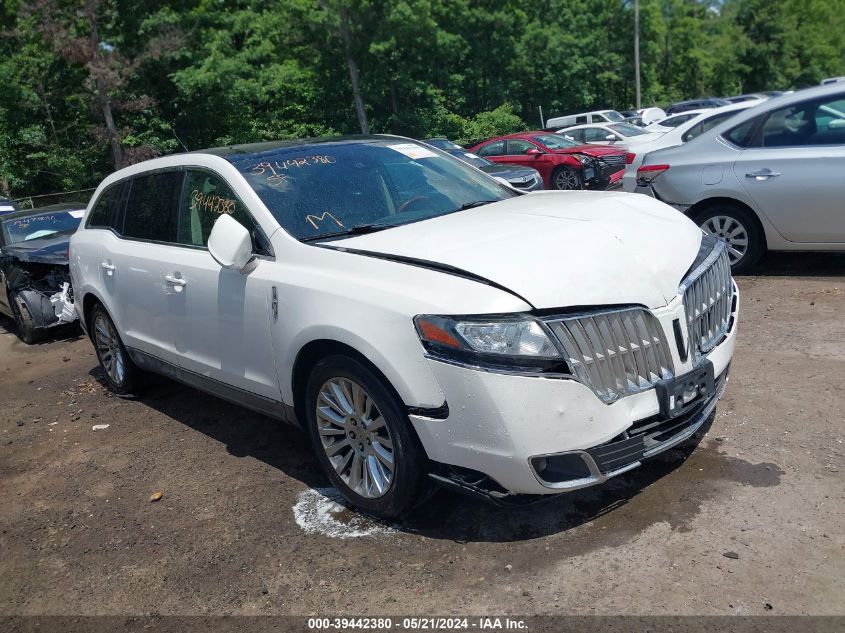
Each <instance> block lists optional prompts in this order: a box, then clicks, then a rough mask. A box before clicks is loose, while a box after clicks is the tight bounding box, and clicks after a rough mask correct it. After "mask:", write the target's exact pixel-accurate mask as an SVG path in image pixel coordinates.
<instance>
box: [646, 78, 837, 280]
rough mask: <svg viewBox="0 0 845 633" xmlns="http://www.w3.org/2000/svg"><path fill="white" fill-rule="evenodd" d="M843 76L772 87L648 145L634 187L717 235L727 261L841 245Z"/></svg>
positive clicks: (747, 262)
mask: <svg viewBox="0 0 845 633" xmlns="http://www.w3.org/2000/svg"><path fill="white" fill-rule="evenodd" d="M843 172H845V86H843V85H842V84H832V85H829V86H822V87H817V88H809V89H807V90H801V91H798V92H795V93H792V94H788V95H783V96H781V97H775V98H773V99H770V100H768V101H765V102H763V103H762V104H760V105H757V106H754V107H752V108H750V109H748V110H746V111H745V112H742V113H740V114H737V115H736V116H734V117H731V118H730V119H729V120H727V121H725V122H723V123H721V124H720V125H718V126H716V127H715V128H713V129H711V130H709V131H708V132H705V133H703V134H702V135H701V136H699V137H698V138H695V139H693V140H691V141H690V142H688V143H686V144H684V145H680V146H678V147H669V148H667V149H661V150H657V151H654V152H651V153H649V154H648V155H647V156H645V158H644V159H643V163H642V165H641V166H640V167H639V169H637V176H636V191H638V192H641V193H645V194H647V195H650V196H654V197H655V198H657V199H658V200H662V201H664V202H666V203H668V204H671V205H672V206H674V207H675V208H677V209H679V210H681V211H683V212H684V213H686V214H687V215H688V216H689V217H691V218H692V219H693V220H694V221H695V222H696V223H697V224H698V225H699V226H700V227H701V228H702V229H703V230H704V231H706V232H707V233H711V234H714V235H717V236H719V237H721V238H723V239H725V240H726V241H727V243H728V246H729V251H730V256H731V265H732V266H733V269H734V271H743V270H747V269H748V268H750V267H751V266H753V265H754V263H755V262H756V261H757V260H758V259H759V258H760V256H761V255H762V254H763V252H765V251H766V249H768V250H777V251H845V185H843V182H842V174H843Z"/></svg>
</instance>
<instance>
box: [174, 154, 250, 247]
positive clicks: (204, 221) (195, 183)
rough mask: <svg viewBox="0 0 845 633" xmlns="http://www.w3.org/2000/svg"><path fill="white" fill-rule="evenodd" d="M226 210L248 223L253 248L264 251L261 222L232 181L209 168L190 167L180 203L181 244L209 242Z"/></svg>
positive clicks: (241, 222)
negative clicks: (260, 232) (257, 221)
mask: <svg viewBox="0 0 845 633" xmlns="http://www.w3.org/2000/svg"><path fill="white" fill-rule="evenodd" d="M223 214H228V215H231V216H232V218H233V219H234V220H237V221H238V222H239V223H240V224H241V225H242V226H244V227H246V229H247V230H248V231H249V232H250V235H252V236H253V238H252V239H253V252H256V253H257V252H262V249H261V247H260V246H259V245H260V244H261V243H262V242H263V240H262V239H261V238H260V234H259V229H258V226H257V225H256V223H255V220H253V219H252V216H251V215H250V214H249V213H248V212H247V210H246V208H245V207H244V205H243V203H242V202H241V201H240V200H239V199H238V198H237V196H235V194H234V192H233V191H232V189H231V188H230V187H229V185H227V184H226V183H225V182H224V181H223V179H222V178H220V177H219V176H216V175H214V174H211V173H209V172H205V171H199V170H189V171H188V172H187V174H186V176H185V186H184V187H183V188H182V196H181V198H180V200H179V207H178V220H179V228H178V235H179V237H178V242H179V244H185V245H187V246H201V247H205V246H207V245H208V236H209V235H211V229H212V228H213V227H214V223H215V222H216V221H217V218H219V217H220V216H221V215H223Z"/></svg>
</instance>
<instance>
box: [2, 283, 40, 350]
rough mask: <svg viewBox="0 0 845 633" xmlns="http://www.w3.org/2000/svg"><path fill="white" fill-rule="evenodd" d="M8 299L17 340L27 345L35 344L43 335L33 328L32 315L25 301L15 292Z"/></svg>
mask: <svg viewBox="0 0 845 633" xmlns="http://www.w3.org/2000/svg"><path fill="white" fill-rule="evenodd" d="M9 299H10V301H9V305H10V306H11V307H12V314H13V315H14V317H15V326H16V328H17V331H18V338H19V339H20V340H22V341H23V342H24V343H26V344H27V345H32V344H33V343H37V342H38V341H39V340H41V338H43V336H44V335H43V333H42V332H39V331H38V330H37V329H36V328H35V323H34V320H33V318H32V313H31V312H30V311H29V306H28V305H27V304H26V301H24V300H23V298H22V297H21V296H20V295H19V294H18V293H16V292H13V293H11V295H9Z"/></svg>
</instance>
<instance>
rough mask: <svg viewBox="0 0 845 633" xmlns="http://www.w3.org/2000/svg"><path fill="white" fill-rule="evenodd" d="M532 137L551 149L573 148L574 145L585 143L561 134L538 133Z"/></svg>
mask: <svg viewBox="0 0 845 633" xmlns="http://www.w3.org/2000/svg"><path fill="white" fill-rule="evenodd" d="M531 138H533V139H534V140H535V141H537V142H538V143H540V144H541V145H545V146H546V147H548V148H549V149H572V148H573V147H578V146H579V145H583V143H579V142H577V141H573V140H572V139H571V138H566V137H565V136H561V135H560V134H538V135H537V136H532V137H531Z"/></svg>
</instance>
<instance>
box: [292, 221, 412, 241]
mask: <svg viewBox="0 0 845 633" xmlns="http://www.w3.org/2000/svg"><path fill="white" fill-rule="evenodd" d="M394 226H397V225H396V224H375V223H374V224H356V225H355V226H351V227H349V228H348V229H346V230H345V231H333V232H332V233H323V234H322V235H310V236H308V237H303V238H301V239H300V240H299V241H300V242H315V241H318V240H326V239H329V238H332V237H345V236H347V235H366V234H367V233H375V232H376V231H383V230H384V229H389V228H391V227H394Z"/></svg>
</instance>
